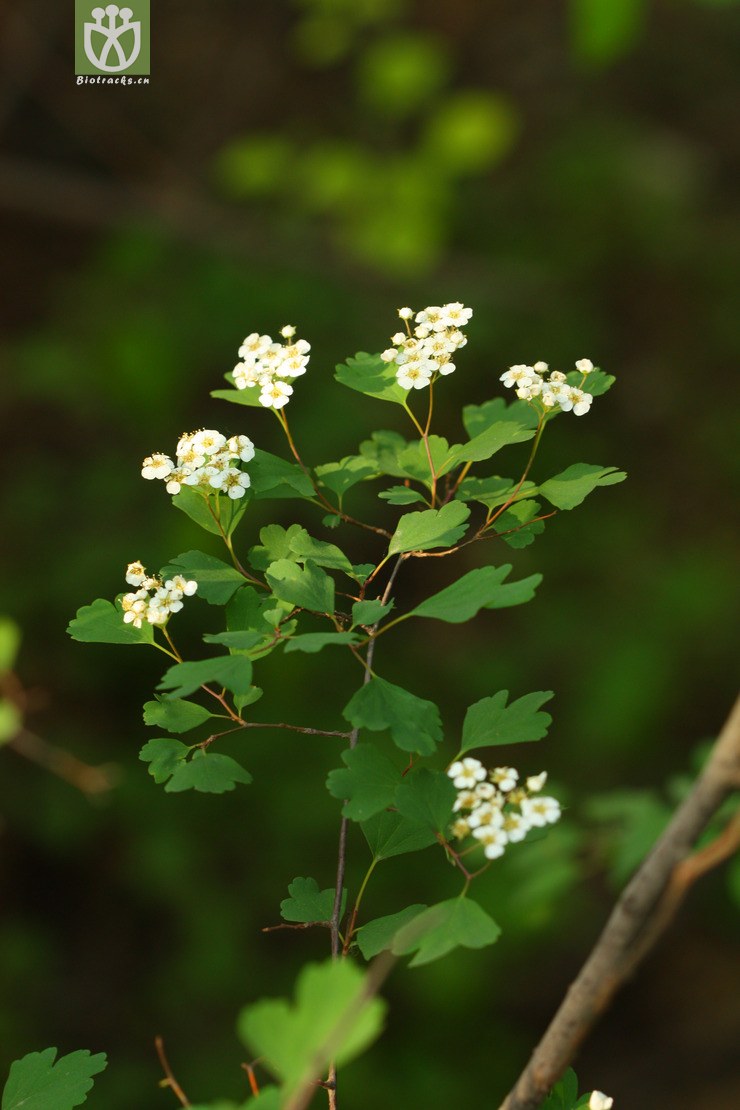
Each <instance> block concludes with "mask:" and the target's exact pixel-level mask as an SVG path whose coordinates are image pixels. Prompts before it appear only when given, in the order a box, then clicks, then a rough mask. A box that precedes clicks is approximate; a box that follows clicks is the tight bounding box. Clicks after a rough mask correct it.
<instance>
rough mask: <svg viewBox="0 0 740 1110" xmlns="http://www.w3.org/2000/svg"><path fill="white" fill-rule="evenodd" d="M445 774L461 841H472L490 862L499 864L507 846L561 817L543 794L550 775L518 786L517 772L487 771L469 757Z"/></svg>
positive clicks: (557, 807)
mask: <svg viewBox="0 0 740 1110" xmlns="http://www.w3.org/2000/svg"><path fill="white" fill-rule="evenodd" d="M447 774H448V775H449V777H450V778H451V779H452V781H453V783H454V784H455V786H456V787H457V791H458V794H457V800H456V801H455V813H458V814H459V815H460V816H459V817H458V818H457V820H456V821H455V822H454V824H453V825H452V835H453V836H455V837H456V838H457V839H458V840H464V839H465V837H468V836H474V837H475V839H476V840H478V841H479V842H480V843H481V844H482V845H483V851H484V853H485V855H486V857H487V858H488V859H498V857H499V856H502V855H503V854H504V849H505V848H506V845H507V844H515V843H516V842H517V841H519V840H524V837H525V836H526V835H527V833H528V832H529V831H530V829H535V828H543V827H544V826H545V825H552V824H554V823H555V821H557V820H559V818H560V803H559V802H558V801H557V800H556V799H555V798H546V797H543V796H542V795H540V791H541V790H542V787H543V786H544V785H545V783H546V781H547V772H546V771H543V772H542V774H540V775H530V777H529V778H528V779H527V780H526V783H525V785H524V786H519V785H517V784H518V782H519V772H518V771H516V770H515V769H514V768H513V767H494V768H493V770H492V771H487V770H486V768H485V767H484V766H483V764H482V763H481V762H480V760H479V759H472V758H470V757H467V758H465V759H459V760H457V761H456V762H455V763H453V764H451V766H450V767H449V769H448V771H447Z"/></svg>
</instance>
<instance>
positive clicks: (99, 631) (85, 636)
mask: <svg viewBox="0 0 740 1110" xmlns="http://www.w3.org/2000/svg"><path fill="white" fill-rule="evenodd" d="M67 633H68V635H70V636H71V637H72V639H73V640H79V641H80V643H83V644H152V643H154V625H151V624H149V623H148V622H147V621H144V623H143V625H142V626H141V628H134V626H133V624H124V622H123V610H122V608H121V602H120V598H116V603H115V605H113V604H112V603H111V602H110V601H105V600H104V599H103V598H102V597H99V598H98V599H97V600H96V601H93V603H92V605H83V606H82V608H81V609H78V610H77V615H76V616H75V618H74V619H73V620H71V621H70V623H69V625H68V627H67Z"/></svg>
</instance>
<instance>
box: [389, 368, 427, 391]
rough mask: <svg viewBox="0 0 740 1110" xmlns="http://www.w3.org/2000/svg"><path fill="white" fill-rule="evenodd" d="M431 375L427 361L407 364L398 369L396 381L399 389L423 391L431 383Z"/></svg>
mask: <svg viewBox="0 0 740 1110" xmlns="http://www.w3.org/2000/svg"><path fill="white" fill-rule="evenodd" d="M432 373H433V370H432V368H431V367H430V364H429V362H428V361H426V362H408V363H404V364H403V365H401V366H399V367H398V370H397V371H396V381H397V382H398V384H399V385H400V387H401V389H424V387H425V386H427V385H429V383H430V382H431V380H432Z"/></svg>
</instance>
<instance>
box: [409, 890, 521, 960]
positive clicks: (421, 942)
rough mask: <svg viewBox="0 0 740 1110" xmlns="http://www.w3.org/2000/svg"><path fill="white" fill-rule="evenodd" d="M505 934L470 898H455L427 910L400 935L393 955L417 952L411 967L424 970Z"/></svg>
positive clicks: (482, 946)
mask: <svg viewBox="0 0 740 1110" xmlns="http://www.w3.org/2000/svg"><path fill="white" fill-rule="evenodd" d="M500 935H501V930H500V928H499V927H498V925H497V924H496V922H495V921H494V920H493V918H492V917H490V916H489V915H488V914H487V913H486V911H485V910H484V909H483V908H482V907H481V906H479V905H478V903H477V902H472V901H471V900H470V899H469V898H451V899H449V900H448V901H446V902H438V903H437V905H436V906H430V907H429V909H427V910H423V911H422V913H420V914H418V915H417V916H416V917H415V918H414V919H413V920H412V921H410V922H409V924H408V925H406V926H404V928H403V929H401V930H400V932H398V933H397V934H396V937H395V939H394V941H393V948H392V951H393V952H394V953H395V955H397V956H407V955H409V954H410V953H411V952H415V953H416V955H415V956H414V958H413V960H412V961H411V963H410V965H409V966H410V967H421V965H422V964H428V963H431V961H432V960H438V959H439V958H440V957H441V956H446V955H447V953H448V952H452V951H453V949H455V948H485V947H486V946H487V945H489V944H493V943H494V942H495V941H497V940H498V938H499V936H500Z"/></svg>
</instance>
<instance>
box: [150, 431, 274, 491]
mask: <svg viewBox="0 0 740 1110" xmlns="http://www.w3.org/2000/svg"><path fill="white" fill-rule="evenodd" d="M253 458H254V444H253V443H252V441H251V439H249V438H248V437H247V436H232V437H231V439H227V438H226V436H225V435H222V434H221V432H216V431H214V430H213V429H212V428H202V429H201V430H200V431H198V432H186V433H184V434H183V435H181V436H180V439H179V440H178V443H177V450H176V459H177V461H176V462H173V461H172V459H171V458H170V456H169V455H161V454H155V455H149V456H148V457H147V458H146V459H144V462H143V463H142V465H141V476H142V478H147V479H153V478H160V479H161V480H162V481H164V482H166V483H167V492H168V493H172V494H177V493H179V492H180V490H181V489H182V487H183V486H193V487H195V488H197V489H200V490H201V492H203V493H206V494H209V493H227V494H228V495H229V497H230V498H232V500H234V499H236V498H237V497H243V496H244V493H245V491H246V490H247V489H248V488H249V484H250V480H249V475H248V474H247V473H246V471H244V470H240V468H239V467H238V466H235V465H234V464H235V463H238V462H249V461H250V459H253Z"/></svg>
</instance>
